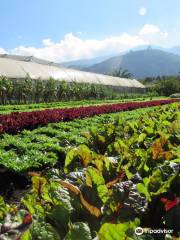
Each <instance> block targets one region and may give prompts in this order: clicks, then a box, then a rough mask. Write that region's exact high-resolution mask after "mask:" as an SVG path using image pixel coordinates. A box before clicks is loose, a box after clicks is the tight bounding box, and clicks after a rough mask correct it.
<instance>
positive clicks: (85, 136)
mask: <svg viewBox="0 0 180 240" xmlns="http://www.w3.org/2000/svg"><path fill="white" fill-rule="evenodd" d="M165 103H169V102H159V104H158V103H157V101H156V102H151V104H150V102H149V103H147V102H146V105H133V106H132V105H131V106H130V105H128V107H127V108H125V107H124V106H125V105H121V108H118V107H119V105H117V104H116V105H115V104H113V105H111V108H110V111H108V110H107V109H108V108H106V111H105V110H104V107H101V108H99V107H98V111H97V109H95V113H96V114H97V113H98V114H101V113H108V112H116V111H117V112H118V111H119V110H121V111H122V110H132V109H134V108H138V107H141V108H140V109H137V110H136V111H129V112H122V113H112V114H104V115H101V116H94V112H93V114H91V112H90V110H91V108H90V109H89V107H87V109H88V110H87V109H86V113H85V115H83V114H84V113H82V110H81V112H80V114H82V115H80V116H79V115H76V112H75V113H74V112H73V114H74V115H75V117H82V116H83V117H86V116H94V117H92V118H86V119H77V120H74V121H68V122H58V123H50V124H48V126H44V127H43V126H39V124H37V125H36V126H39V127H38V128H36V129H34V130H23V131H22V132H21V133H19V134H18V135H10V134H7V133H6V134H2V135H1V140H0V162H1V167H0V171H1V175H2V176H6V174H7V172H8V174H12V175H13V174H17V172H20V175H21V176H24V175H25V173H26V172H27V171H28V176H29V177H27V186H26V188H24V189H23V190H21V191H20V190H19V189H18V187H17V186H16V184H17V183H16V182H13V181H12V182H11V181H9V185H8V183H7V185H6V188H5V189H3V188H2V187H1V183H0V187H1V191H2V192H1V195H2V196H3V197H4V198H2V197H0V239H2V240H3V239H22V240H30V239H43V240H46V239H52V240H53V239H55V240H56V239H65V240H76V239H80V240H81V239H83V240H90V239H99V240H119V239H122V240H124V239H128V240H130V239H132V240H133V239H140V240H141V239H165V236H164V234H160V235H158V236H157V234H155V235H153V234H143V235H141V236H138V235H136V234H135V229H136V228H137V227H142V228H143V229H148V228H150V229H153V228H162V227H163V228H168V229H173V235H175V236H178V231H179V229H178V228H179V226H180V223H179V222H178V221H174V222H172V221H170V220H169V219H168V220H167V218H164V219H163V218H162V217H164V215H165V214H166V212H165V211H164V208H163V205H162V203H161V202H160V197H162V196H163V194H164V193H167V191H168V192H171V193H172V194H173V196H174V197H176V199H178V197H179V188H180V177H179V164H180V148H179V143H180V115H179V109H180V104H179V103H172V104H168V105H164V106H160V107H152V108H142V107H148V106H156V105H160V104H165ZM134 104H135V103H134ZM136 104H137V103H136ZM141 104H142V103H141ZM143 104H144V103H143ZM108 106H109V105H108ZM112 106H113V107H114V106H115V108H113V111H112ZM122 106H123V107H124V108H122ZM126 106H127V105H126ZM83 109H85V108H83ZM101 109H103V111H102V112H101ZM73 111H74V109H73ZM88 111H89V112H90V114H89V112H88ZM93 111H94V110H93ZM87 112H88V115H86V114H87ZM41 113H42V112H41ZM58 113H59V112H58ZM78 113H79V112H78ZM26 114H27V113H26ZM19 115H20V113H19V114H14V115H13V114H12V115H11V116H14V117H15V119H16V121H17V119H18V116H19ZM1 117H2V116H1ZM31 117H32V115H31ZM71 119H74V118H71ZM71 119H68V120H71ZM17 122H18V123H19V121H17ZM48 122H49V121H47V123H48ZM50 122H51V121H50ZM55 122H56V121H55ZM20 123H21V122H20ZM8 124H9V122H8ZM10 124H11V122H10ZM2 125H3V124H2ZM3 126H4V125H3ZM10 126H12V125H10ZM16 127H17V125H16ZM23 128H24V127H23ZM23 128H21V129H20V130H22V129H23ZM18 131H19V130H18ZM12 175H11V176H12ZM20 175H19V176H20ZM30 179H31V181H30ZM31 183H32V184H31ZM177 219H178V218H177ZM169 222H170V223H169ZM168 224H171V225H170V226H169V225H168ZM159 237H161V238H159Z"/></svg>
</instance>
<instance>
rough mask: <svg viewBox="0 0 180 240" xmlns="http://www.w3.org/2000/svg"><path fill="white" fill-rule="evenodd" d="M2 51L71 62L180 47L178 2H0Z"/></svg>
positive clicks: (88, 0)
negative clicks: (145, 48)
mask: <svg viewBox="0 0 180 240" xmlns="http://www.w3.org/2000/svg"><path fill="white" fill-rule="evenodd" d="M0 9H1V18H0V53H9V54H20V55H34V56H36V57H39V58H43V59H47V60H50V61H57V62H61V61H69V60H76V59H82V58H92V57H96V56H103V55H109V54H115V53H117V54H119V53H120V52H123V51H126V50H128V49H131V48H134V47H137V46H139V45H157V46H163V47H170V46H175V45H180V31H179V29H180V14H179V9H180V1H179V0H126V1H125V0H30V1H25V0H0Z"/></svg>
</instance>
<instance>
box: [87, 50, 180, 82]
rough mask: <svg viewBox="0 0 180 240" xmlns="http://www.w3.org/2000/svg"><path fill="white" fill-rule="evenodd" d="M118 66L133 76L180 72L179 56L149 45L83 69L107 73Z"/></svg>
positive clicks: (152, 75)
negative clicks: (143, 48) (144, 48)
mask: <svg viewBox="0 0 180 240" xmlns="http://www.w3.org/2000/svg"><path fill="white" fill-rule="evenodd" d="M119 68H122V69H127V70H128V71H129V72H130V73H132V74H133V76H134V77H135V78H145V77H156V76H163V75H164V76H168V75H177V74H178V73H179V72H180V56H178V55H175V54H173V53H169V52H165V51H162V50H159V49H152V48H151V47H149V48H147V49H146V50H139V51H130V52H128V53H126V54H124V55H120V56H116V57H112V58H109V59H107V60H105V61H103V62H101V63H97V64H94V65H92V66H90V67H86V68H83V70H84V71H89V72H95V73H104V74H109V73H112V72H113V71H115V70H118V69H119Z"/></svg>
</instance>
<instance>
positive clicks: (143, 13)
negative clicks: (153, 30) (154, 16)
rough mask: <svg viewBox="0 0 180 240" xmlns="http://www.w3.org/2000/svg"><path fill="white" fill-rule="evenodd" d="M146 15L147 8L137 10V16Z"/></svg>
mask: <svg viewBox="0 0 180 240" xmlns="http://www.w3.org/2000/svg"><path fill="white" fill-rule="evenodd" d="M146 13H147V8H145V7H141V8H140V9H139V15H141V16H144V15H146Z"/></svg>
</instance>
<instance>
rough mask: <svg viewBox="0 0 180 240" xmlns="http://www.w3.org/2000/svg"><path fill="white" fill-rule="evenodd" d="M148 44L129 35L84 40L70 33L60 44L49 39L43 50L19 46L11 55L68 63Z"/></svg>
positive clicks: (44, 43)
mask: <svg viewBox="0 0 180 240" xmlns="http://www.w3.org/2000/svg"><path fill="white" fill-rule="evenodd" d="M146 43H147V42H146V41H144V40H142V39H141V38H140V37H139V36H132V35H129V34H127V33H123V34H121V35H120V36H115V37H109V38H105V39H102V40H95V39H89V40H82V39H81V38H80V37H78V36H75V35H74V34H73V33H68V34H66V35H65V36H64V38H63V39H62V40H61V41H60V42H58V43H55V42H53V41H52V40H51V39H50V38H47V39H44V40H43V41H42V44H43V47H42V48H35V47H25V46H19V47H17V48H15V49H13V50H11V53H13V54H19V55H34V56H36V57H39V58H43V59H48V60H51V61H68V60H75V59H80V58H91V57H94V56H97V55H102V54H108V53H112V52H114V53H115V52H117V53H119V52H121V51H125V50H127V49H129V48H132V47H136V46H138V45H143V44H146Z"/></svg>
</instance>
